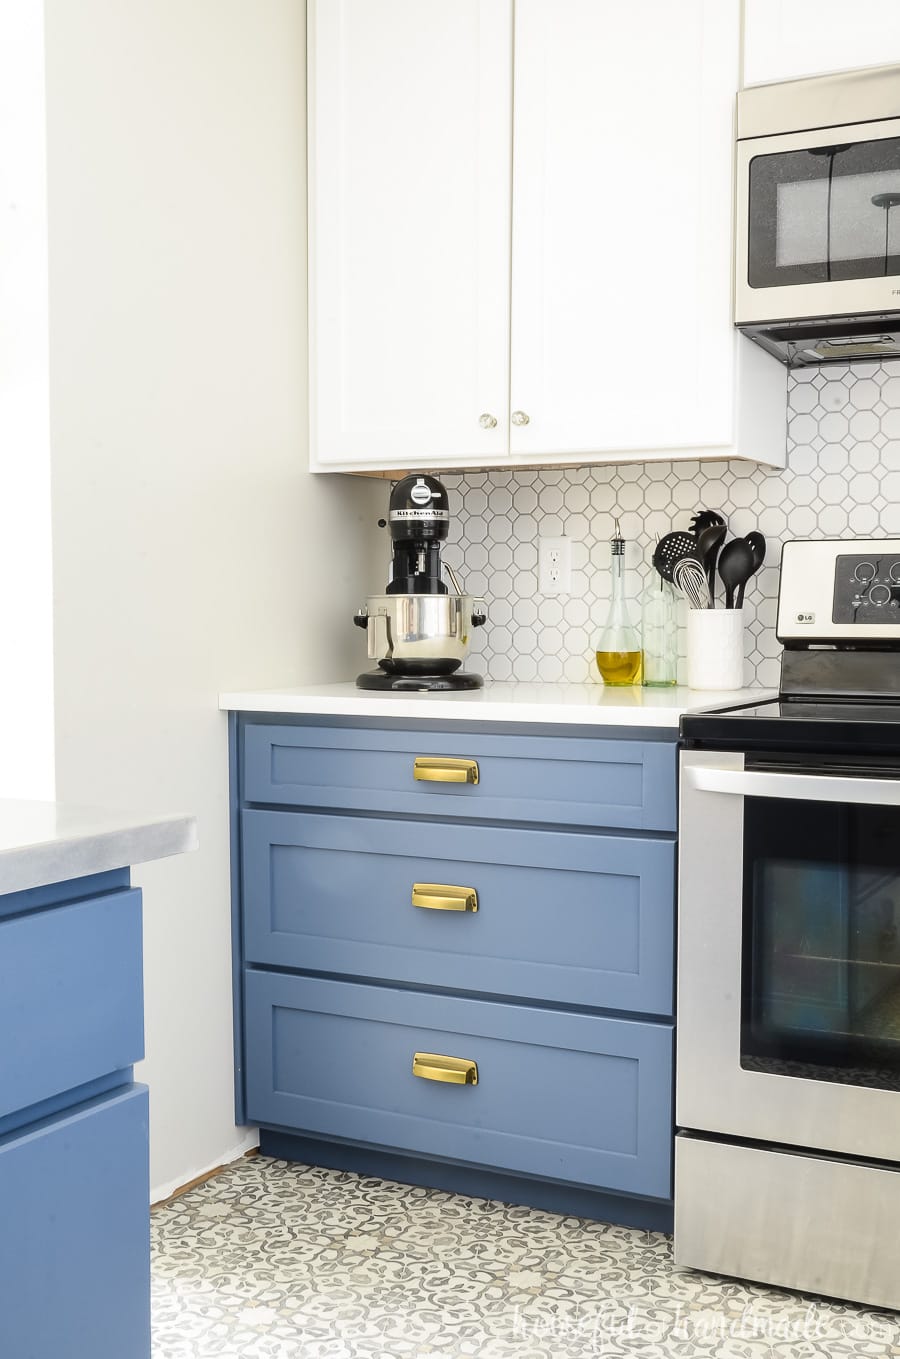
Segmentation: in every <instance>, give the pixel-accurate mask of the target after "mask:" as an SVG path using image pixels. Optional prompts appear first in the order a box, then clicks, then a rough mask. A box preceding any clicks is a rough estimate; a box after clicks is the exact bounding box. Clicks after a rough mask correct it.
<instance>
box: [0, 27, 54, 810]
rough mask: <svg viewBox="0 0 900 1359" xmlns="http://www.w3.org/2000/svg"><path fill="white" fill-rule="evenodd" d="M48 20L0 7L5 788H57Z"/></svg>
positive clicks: (1, 727)
mask: <svg viewBox="0 0 900 1359" xmlns="http://www.w3.org/2000/svg"><path fill="white" fill-rule="evenodd" d="M52 604H53V599H52V571H51V562H50V445H49V435H48V421H47V202H46V177H45V155H44V25H43V13H42V9H41V6H40V5H37V4H35V3H34V0H6V2H5V3H4V4H3V5H0V639H2V640H0V797H36V798H52V797H53V654H52V652H53V620H52Z"/></svg>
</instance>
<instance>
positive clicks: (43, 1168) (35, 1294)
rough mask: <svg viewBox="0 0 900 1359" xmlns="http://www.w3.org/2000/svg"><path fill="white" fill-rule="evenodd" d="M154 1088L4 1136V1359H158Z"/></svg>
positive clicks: (0, 1276) (0, 1258)
mask: <svg viewBox="0 0 900 1359" xmlns="http://www.w3.org/2000/svg"><path fill="white" fill-rule="evenodd" d="M147 1134H148V1108H147V1090H146V1088H145V1087H144V1086H140V1085H129V1086H124V1087H122V1088H120V1089H119V1090H117V1091H115V1092H114V1093H113V1094H110V1095H104V1096H102V1097H101V1098H100V1099H95V1100H91V1101H90V1102H89V1103H86V1104H82V1105H79V1106H77V1107H76V1108H75V1109H71V1110H68V1111H67V1112H66V1113H64V1114H59V1115H58V1116H57V1117H55V1118H52V1119H45V1120H43V1121H42V1122H40V1123H36V1124H34V1125H32V1126H31V1127H29V1128H26V1129H24V1130H19V1131H17V1132H15V1133H12V1134H10V1135H9V1136H7V1137H3V1138H0V1203H2V1204H3V1227H2V1230H0V1298H2V1306H0V1355H3V1357H4V1359H149V1355H150V1210H149V1206H148V1205H149V1202H150V1193H149V1184H148V1163H147Z"/></svg>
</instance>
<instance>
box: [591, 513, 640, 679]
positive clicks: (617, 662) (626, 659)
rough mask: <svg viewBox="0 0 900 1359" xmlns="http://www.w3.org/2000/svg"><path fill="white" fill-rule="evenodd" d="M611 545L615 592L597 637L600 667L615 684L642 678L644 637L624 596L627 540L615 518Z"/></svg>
mask: <svg viewBox="0 0 900 1359" xmlns="http://www.w3.org/2000/svg"><path fill="white" fill-rule="evenodd" d="M610 547H611V548H612V566H611V571H612V595H611V598H610V604H609V616H608V618H607V620H606V626H605V627H604V629H603V631H602V632H601V633H600V636H599V638H598V639H597V651H596V655H597V669H598V670H599V671H600V678H601V679H602V680H603V683H604V684H608V685H610V686H612V687H615V686H624V685H630V684H640V682H641V670H642V666H641V659H642V656H641V638H640V633H639V632H638V630H637V628H636V627H634V626H633V625H632V622H631V618H630V617H629V614H628V604H627V602H626V599H625V540H624V538H623V537H622V535H621V533H620V531H619V521H618V519H617V520H616V526H615V530H614V532H613V536H612V538H611V539H610Z"/></svg>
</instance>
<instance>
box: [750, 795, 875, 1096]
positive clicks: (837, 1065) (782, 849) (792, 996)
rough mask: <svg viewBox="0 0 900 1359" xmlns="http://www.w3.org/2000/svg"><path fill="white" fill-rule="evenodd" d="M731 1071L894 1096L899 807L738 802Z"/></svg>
mask: <svg viewBox="0 0 900 1359" xmlns="http://www.w3.org/2000/svg"><path fill="white" fill-rule="evenodd" d="M743 909H744V937H743V957H742V973H743V986H742V1014H741V1065H742V1066H743V1067H744V1068H745V1069H748V1070H752V1071H767V1072H771V1073H774V1074H779V1075H796V1076H805V1077H807V1078H809V1079H813V1080H823V1081H839V1082H842V1083H845V1084H853V1085H865V1086H874V1087H878V1088H883V1089H900V808H897V807H879V806H851V805H846V804H842V803H828V802H801V801H798V802H793V801H786V800H784V799H768V798H746V799H745V801H744V905H743Z"/></svg>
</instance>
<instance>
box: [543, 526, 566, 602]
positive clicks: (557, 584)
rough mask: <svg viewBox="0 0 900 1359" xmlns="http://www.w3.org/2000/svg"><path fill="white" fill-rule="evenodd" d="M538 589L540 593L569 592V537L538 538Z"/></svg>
mask: <svg viewBox="0 0 900 1359" xmlns="http://www.w3.org/2000/svg"><path fill="white" fill-rule="evenodd" d="M538 589H539V590H540V592H541V594H542V595H567V594H570V593H571V590H572V539H571V538H539V539H538Z"/></svg>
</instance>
